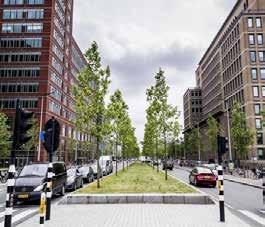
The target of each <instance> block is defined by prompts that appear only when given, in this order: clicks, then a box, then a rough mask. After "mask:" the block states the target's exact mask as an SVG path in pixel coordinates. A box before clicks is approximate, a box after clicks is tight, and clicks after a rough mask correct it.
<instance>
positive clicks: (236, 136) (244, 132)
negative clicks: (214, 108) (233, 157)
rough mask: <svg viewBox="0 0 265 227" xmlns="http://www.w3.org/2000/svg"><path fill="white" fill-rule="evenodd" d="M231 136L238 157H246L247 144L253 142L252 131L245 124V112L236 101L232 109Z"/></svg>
mask: <svg viewBox="0 0 265 227" xmlns="http://www.w3.org/2000/svg"><path fill="white" fill-rule="evenodd" d="M231 136H232V141H233V145H234V147H235V149H236V151H237V152H239V156H240V158H244V159H247V156H248V146H250V145H252V144H253V142H254V141H253V139H254V132H253V131H252V130H250V129H249V128H248V126H247V120H246V114H245V113H244V112H243V111H242V109H241V108H240V106H239V104H238V103H236V104H235V105H234V106H233V110H232V125H231Z"/></svg>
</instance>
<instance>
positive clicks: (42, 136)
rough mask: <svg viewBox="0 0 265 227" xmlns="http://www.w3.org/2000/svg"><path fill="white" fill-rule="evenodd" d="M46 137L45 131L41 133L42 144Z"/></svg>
mask: <svg viewBox="0 0 265 227" xmlns="http://www.w3.org/2000/svg"><path fill="white" fill-rule="evenodd" d="M44 135H45V132H44V131H42V132H40V141H41V142H44Z"/></svg>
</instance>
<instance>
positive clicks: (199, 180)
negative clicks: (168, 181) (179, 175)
mask: <svg viewBox="0 0 265 227" xmlns="http://www.w3.org/2000/svg"><path fill="white" fill-rule="evenodd" d="M216 180H217V178H216V176H215V175H214V173H213V172H212V170H210V169H209V168H204V167H195V168H194V169H193V170H192V171H191V172H190V175H189V182H190V184H194V185H195V186H198V185H205V186H212V187H215V186H216Z"/></svg>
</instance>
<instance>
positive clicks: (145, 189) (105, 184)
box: [76, 163, 196, 194]
mask: <svg viewBox="0 0 265 227" xmlns="http://www.w3.org/2000/svg"><path fill="white" fill-rule="evenodd" d="M195 192H196V191H195V190H194V189H193V188H191V187H189V186H187V185H186V184H183V183H181V182H179V181H178V180H176V179H174V178H173V177H171V176H168V180H167V181H166V180H165V175H164V173H162V172H159V173H157V171H156V170H153V168H152V167H150V166H148V165H147V164H141V163H135V164H132V165H131V166H130V167H129V169H128V170H125V171H124V172H123V171H119V172H118V176H115V174H114V175H112V176H109V177H106V178H104V179H103V181H101V188H99V189H98V188H97V184H96V182H94V183H92V184H90V185H89V186H87V187H86V188H83V189H80V190H78V191H77V192H76V193H78V194H80V193H81V194H82V193H91V194H94V193H95V194H102V193H106V194H108V193H195Z"/></svg>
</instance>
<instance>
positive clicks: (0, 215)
mask: <svg viewBox="0 0 265 227" xmlns="http://www.w3.org/2000/svg"><path fill="white" fill-rule="evenodd" d="M15 211H17V210H13V212H15ZM4 216H5V211H3V212H1V213H0V218H2V217H4Z"/></svg>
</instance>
